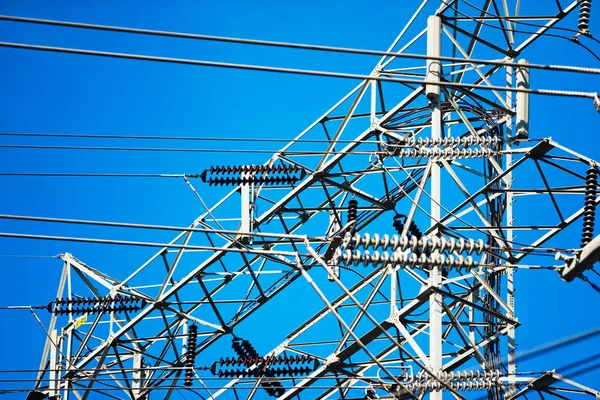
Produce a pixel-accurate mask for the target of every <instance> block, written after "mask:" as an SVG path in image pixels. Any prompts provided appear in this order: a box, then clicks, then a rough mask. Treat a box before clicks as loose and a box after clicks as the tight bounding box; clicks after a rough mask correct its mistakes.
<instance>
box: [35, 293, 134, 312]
mask: <svg viewBox="0 0 600 400" xmlns="http://www.w3.org/2000/svg"><path fill="white" fill-rule="evenodd" d="M145 306H146V301H145V300H143V299H139V298H136V297H132V296H127V297H125V296H119V295H117V296H115V297H102V298H98V299H96V298H92V297H87V298H86V297H81V298H77V299H60V298H57V299H55V300H54V301H51V302H50V303H48V305H47V306H46V307H45V308H46V310H48V312H51V313H53V314H55V315H81V314H101V313H105V312H111V313H114V312H129V311H137V310H140V309H142V308H143V307H145Z"/></svg>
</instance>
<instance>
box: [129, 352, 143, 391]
mask: <svg viewBox="0 0 600 400" xmlns="http://www.w3.org/2000/svg"><path fill="white" fill-rule="evenodd" d="M143 368H144V363H143V359H142V355H141V354H140V353H135V354H134V355H133V379H132V381H131V389H132V392H133V396H134V399H139V398H140V395H141V393H142V391H141V388H142V386H143V385H142V381H143V380H144V378H145V376H144V370H143Z"/></svg>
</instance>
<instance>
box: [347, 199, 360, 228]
mask: <svg viewBox="0 0 600 400" xmlns="http://www.w3.org/2000/svg"><path fill="white" fill-rule="evenodd" d="M357 215H358V201H356V200H354V199H352V200H350V201H349V202H348V222H352V221H356V216H357ZM352 229H353V230H356V228H352Z"/></svg>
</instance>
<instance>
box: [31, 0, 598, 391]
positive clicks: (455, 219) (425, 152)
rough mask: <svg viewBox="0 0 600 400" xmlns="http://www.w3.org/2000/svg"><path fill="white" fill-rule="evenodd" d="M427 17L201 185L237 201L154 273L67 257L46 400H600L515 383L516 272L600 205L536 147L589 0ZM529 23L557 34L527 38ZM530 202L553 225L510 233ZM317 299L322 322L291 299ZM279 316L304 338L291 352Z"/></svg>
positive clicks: (534, 223)
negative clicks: (535, 52)
mask: <svg viewBox="0 0 600 400" xmlns="http://www.w3.org/2000/svg"><path fill="white" fill-rule="evenodd" d="M432 3H436V4H435V5H436V7H437V6H438V5H439V7H438V8H437V9H434V8H432V7H431V4H428V2H427V1H424V2H423V3H422V5H421V6H420V7H418V9H417V10H416V11H415V13H414V14H412V15H411V16H410V18H409V22H408V23H407V24H406V26H405V27H404V28H403V29H402V31H401V33H400V34H399V36H398V37H397V38H396V40H395V41H394V42H393V44H392V45H391V46H390V47H389V49H388V50H387V51H388V53H389V55H387V56H383V57H382V58H381V60H380V61H379V62H378V63H377V65H376V66H375V68H374V69H373V70H372V72H371V73H370V75H369V79H366V80H364V81H362V82H360V83H359V84H358V85H357V86H356V87H354V88H353V89H352V90H351V91H350V92H348V94H346V95H345V96H344V97H343V98H342V99H340V101H339V102H337V103H336V104H335V105H334V106H332V107H331V108H330V109H329V110H327V112H325V113H324V114H323V115H322V116H321V117H320V118H318V119H317V120H316V121H314V122H313V123H312V124H310V125H309V126H308V128H306V129H305V130H304V131H303V132H301V133H300V134H299V135H298V136H297V137H296V138H295V139H294V140H292V141H291V142H290V143H289V144H287V145H286V146H284V147H283V148H282V149H281V150H280V151H278V152H276V153H275V154H274V155H273V156H272V157H271V158H270V159H269V160H268V161H266V162H265V163H264V164H262V165H261V166H240V167H233V166H224V167H223V168H220V167H213V168H209V167H208V166H207V170H206V171H205V173H203V174H201V175H199V176H195V177H191V176H188V177H186V180H187V182H188V183H189V184H190V185H192V183H191V181H192V178H197V179H198V178H199V179H202V180H203V181H204V183H205V184H206V185H210V187H211V188H212V189H213V190H224V189H223V187H224V186H233V189H231V190H230V191H229V192H228V193H226V194H224V196H223V198H222V200H221V201H219V202H218V203H217V204H215V205H214V206H212V207H211V208H210V209H209V210H208V211H207V212H206V213H204V214H203V215H200V216H199V217H198V218H197V219H196V220H195V221H193V222H192V223H191V224H190V226H189V228H185V229H181V232H179V233H178V234H177V236H176V237H175V238H174V239H173V241H172V242H171V243H170V244H169V245H167V246H164V247H162V248H160V249H159V250H158V251H157V252H156V254H155V255H154V256H153V257H151V258H150V259H149V260H147V261H146V262H144V263H143V264H142V265H141V266H139V267H130V266H123V271H124V272H123V274H122V275H121V276H114V277H112V276H108V275H107V274H104V273H102V272H101V271H99V270H98V269H95V268H93V266H89V265H86V264H85V263H84V262H83V261H80V260H78V259H77V258H75V257H74V256H72V255H70V254H64V255H62V256H61V257H62V259H63V260H64V270H63V275H62V279H61V284H60V287H59V290H58V294H57V301H56V302H55V303H53V304H50V305H49V306H48V310H49V311H50V312H51V313H52V314H53V317H52V320H51V322H50V326H49V329H48V332H49V335H48V339H47V341H46V346H45V349H44V352H43V355H42V361H41V365H40V369H41V372H40V373H39V376H38V383H37V386H36V391H37V392H40V393H44V394H46V395H48V396H50V397H57V396H62V398H63V399H66V398H69V397H72V398H81V399H83V400H85V399H87V398H90V396H91V397H93V398H96V397H100V396H107V397H110V396H117V397H123V396H125V397H127V398H132V399H145V398H148V397H157V398H162V397H164V398H167V397H170V396H171V395H172V394H173V391H174V390H176V389H181V388H188V389H190V390H194V391H196V392H198V393H200V394H201V395H202V396H204V397H205V398H208V397H210V398H217V397H223V398H233V396H234V393H235V396H238V397H240V398H242V397H248V398H251V397H253V396H255V395H257V396H259V397H260V396H265V395H268V396H274V397H279V398H282V399H287V398H294V397H295V396H297V395H299V394H300V393H303V392H308V393H309V394H308V395H307V396H309V397H310V398H319V399H321V398H330V397H332V398H348V399H350V398H365V397H366V398H376V397H375V396H379V397H380V398H401V399H407V398H423V397H424V396H426V395H427V396H429V398H431V399H436V400H437V399H441V398H442V397H448V396H449V397H454V398H466V397H467V396H470V394H469V393H471V391H479V393H478V395H481V394H487V396H488V398H490V399H500V398H517V397H519V396H521V395H523V394H526V393H527V391H528V390H534V389H535V390H547V391H551V390H552V385H557V384H568V385H572V390H575V391H580V392H583V393H587V394H590V395H596V396H597V395H598V392H595V391H594V390H592V389H589V388H586V387H583V386H581V385H577V384H576V383H575V382H571V381H567V380H565V379H563V378H562V377H561V376H560V375H559V374H557V373H548V374H543V375H542V376H528V377H520V376H517V375H516V372H517V371H516V360H515V340H516V339H515V331H516V328H517V327H518V326H519V320H518V318H517V316H516V315H515V312H514V304H515V294H514V290H513V289H514V288H513V279H514V276H513V273H514V270H515V268H519V267H520V266H521V265H523V260H526V259H527V257H530V256H532V255H533V254H535V253H536V252H538V251H539V249H540V248H541V247H542V246H544V245H545V244H546V243H547V242H548V241H549V240H551V239H553V238H555V237H561V235H563V236H564V234H563V232H564V230H565V229H566V228H568V227H569V226H570V225H572V224H574V223H575V224H578V223H579V222H580V217H581V216H582V215H584V214H585V215H588V216H592V217H593V209H594V208H595V206H596V204H597V203H598V198H597V197H596V192H595V185H594V180H593V175H594V174H595V169H596V165H597V164H596V162H595V161H594V160H592V159H590V158H588V157H586V156H585V155H582V154H579V153H577V152H575V151H573V150H570V149H567V148H565V147H563V146H561V145H560V144H559V143H557V142H555V141H553V140H551V139H548V138H543V137H540V135H539V134H538V133H536V132H535V130H532V131H531V132H530V130H529V109H528V108H529V107H528V102H529V95H530V94H531V93H534V92H536V90H535V89H532V88H533V87H535V82H534V85H531V84H530V79H529V76H530V72H531V71H530V69H531V68H537V67H539V65H535V63H532V64H528V63H527V62H526V61H525V57H526V55H527V49H528V47H529V46H530V45H531V44H532V43H534V42H535V41H536V40H538V39H539V37H541V36H543V35H544V33H546V32H547V31H548V30H549V29H551V28H552V27H554V26H556V25H558V24H559V22H560V21H561V20H562V19H563V18H565V16H567V15H569V14H570V13H572V12H577V10H578V4H577V1H573V2H571V3H569V4H568V5H566V6H565V5H561V4H560V2H539V3H536V8H535V15H532V14H527V15H525V16H521V15H520V14H519V1H504V2H502V6H501V7H500V6H499V5H498V2H496V1H490V0H485V1H484V0H482V1H477V2H475V3H476V5H472V4H471V3H470V2H463V1H460V0H459V1H448V2H444V1H442V2H441V5H440V4H439V3H438V2H432ZM526 20H530V21H535V22H536V24H538V25H540V26H539V27H535V28H531V26H528V28H527V29H525V32H526V33H523V31H521V30H519V29H518V28H519V27H520V25H519V24H520V23H521V22H522V21H526ZM407 54H421V55H423V57H421V58H415V57H406V55H407ZM484 60H496V61H497V62H485V61H484ZM541 63H543V60H541ZM546 94H548V93H546ZM309 141H310V142H309ZM590 182H591V183H590ZM586 183H587V184H588V186H589V187H588V188H587V193H586V191H585V190H584V186H585V185H586ZM565 194H568V195H569V201H565V200H564V197H565ZM584 195H585V196H584ZM516 196H519V198H520V202H521V204H523V206H524V207H527V205H534V204H541V203H543V202H547V204H550V206H551V209H552V212H551V213H549V214H547V215H543V216H540V215H535V214H533V213H532V214H531V215H530V216H529V217H525V218H523V219H522V220H520V221H519V225H518V226H514V225H513V201H514V199H515V197H516ZM574 196H576V197H580V200H581V201H579V202H577V201H574V200H572V199H573V197H574ZM584 197H585V199H584ZM590 199H591V200H590ZM584 200H587V201H584ZM515 229H519V230H520V231H521V232H523V233H522V234H520V235H519V238H518V241H515V239H514V234H513V232H514V230H515ZM591 229H592V234H593V224H592V228H591ZM588 231H589V226H588ZM392 234H395V235H396V237H394V236H393V235H392ZM386 235H388V236H386ZM588 236H589V235H588ZM564 241H565V243H569V245H567V246H566V248H567V249H568V248H573V249H575V248H579V246H580V244H579V243H578V242H577V243H573V240H572V239H570V238H569V237H565V238H564ZM588 241H589V240H588ZM363 265H365V266H366V268H365V267H363ZM298 286H299V287H300V288H301V289H300V290H298V289H296V287H298ZM308 290H310V293H311V294H310V295H309V294H308V292H305V291H308ZM286 293H289V294H290V295H288V296H287V297H285V296H286V295H285V294H286ZM314 293H316V295H317V299H318V300H319V301H322V303H321V304H318V303H317V302H315V301H310V302H309V301H306V302H304V301H298V302H295V301H294V302H290V299H297V300H302V299H303V298H304V296H314ZM80 296H83V298H81V297H80ZM282 297H284V298H285V299H286V302H285V303H283V304H282V302H281V300H279V299H280V298H282ZM59 299H64V300H59ZM134 300H135V301H137V303H135V305H132V304H133V303H134ZM284 307H285V310H284ZM261 312H263V317H262V318H259V317H258V315H260V313H261ZM265 312H267V313H269V312H272V313H273V314H272V315H274V316H276V315H277V316H276V317H273V319H276V320H278V322H279V321H283V320H285V321H286V324H287V325H289V324H290V323H293V324H295V325H296V328H295V329H293V330H291V331H290V332H289V333H287V334H283V335H282V334H281V333H280V332H279V331H278V330H277V329H275V326H274V325H275V322H273V321H272V324H268V322H269V319H268V318H267V319H265V318H264V313H265ZM265 320H266V321H267V323H265ZM253 321H260V323H261V324H262V325H258V324H256V325H252V322H253ZM287 325H286V326H287ZM257 342H258V343H260V347H263V348H266V349H267V350H266V351H263V352H262V353H259V352H258V351H256V350H255V347H254V346H253V345H252V343H257ZM267 346H268V348H267ZM230 347H233V349H231V348H230ZM257 347H258V346H257ZM548 369H552V366H548ZM532 388H534V389H532Z"/></svg>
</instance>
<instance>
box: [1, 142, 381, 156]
mask: <svg viewBox="0 0 600 400" xmlns="http://www.w3.org/2000/svg"><path fill="white" fill-rule="evenodd" d="M0 148H3V149H42V150H100V151H161V152H163V151H166V152H180V153H250V154H254V153H263V154H265V153H266V154H275V153H280V154H282V155H287V156H319V155H325V154H360V155H371V154H386V153H385V152H376V151H354V150H353V151H350V152H345V151H329V152H327V151H284V152H280V151H278V150H265V149H255V150H252V149H198V148H196V149H194V148H182V147H179V148H177V147H113V146H62V145H31V144H1V145H0Z"/></svg>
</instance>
